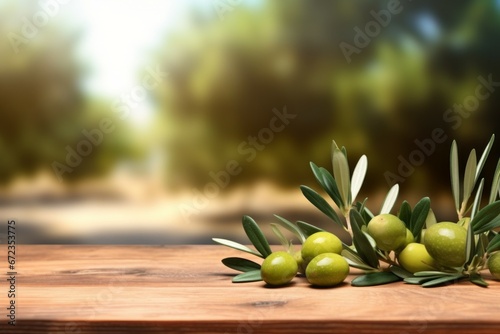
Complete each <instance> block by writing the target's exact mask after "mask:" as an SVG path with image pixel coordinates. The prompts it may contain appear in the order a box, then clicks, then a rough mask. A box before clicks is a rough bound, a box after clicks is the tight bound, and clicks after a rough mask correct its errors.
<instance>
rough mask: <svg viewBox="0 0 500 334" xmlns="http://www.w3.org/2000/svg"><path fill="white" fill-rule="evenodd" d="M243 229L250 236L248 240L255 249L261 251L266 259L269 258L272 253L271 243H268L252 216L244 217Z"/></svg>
mask: <svg viewBox="0 0 500 334" xmlns="http://www.w3.org/2000/svg"><path fill="white" fill-rule="evenodd" d="M242 223H243V229H244V230H245V233H246V234H247V236H248V239H250V241H251V242H252V244H253V245H254V246H255V249H257V251H259V253H260V254H262V256H263V257H264V258H266V257H268V256H269V255H270V254H271V253H272V250H271V247H269V242H267V239H266V237H265V236H264V233H262V230H261V229H260V227H259V225H257V223H256V222H255V220H253V219H252V217H250V216H243V219H242Z"/></svg>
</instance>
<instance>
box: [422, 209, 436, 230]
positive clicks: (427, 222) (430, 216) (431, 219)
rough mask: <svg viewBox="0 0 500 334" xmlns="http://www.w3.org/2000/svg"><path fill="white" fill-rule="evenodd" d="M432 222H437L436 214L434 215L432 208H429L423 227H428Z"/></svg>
mask: <svg viewBox="0 0 500 334" xmlns="http://www.w3.org/2000/svg"><path fill="white" fill-rule="evenodd" d="M434 224H437V219H436V216H435V215H434V211H432V209H429V214H428V215H427V218H426V219H425V228H429V227H431V226H432V225H434Z"/></svg>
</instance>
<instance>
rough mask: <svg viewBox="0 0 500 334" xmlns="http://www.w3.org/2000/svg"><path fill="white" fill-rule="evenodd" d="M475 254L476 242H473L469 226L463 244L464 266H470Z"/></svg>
mask: <svg viewBox="0 0 500 334" xmlns="http://www.w3.org/2000/svg"><path fill="white" fill-rule="evenodd" d="M475 254H476V241H475V240H474V229H473V227H472V226H469V228H468V229H467V239H466V243H465V264H470V263H471V262H472V259H473V258H474V255H475Z"/></svg>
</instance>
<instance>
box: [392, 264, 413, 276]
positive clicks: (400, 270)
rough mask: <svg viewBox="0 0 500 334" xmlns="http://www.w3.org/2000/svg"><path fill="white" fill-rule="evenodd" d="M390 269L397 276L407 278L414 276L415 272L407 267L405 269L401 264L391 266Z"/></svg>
mask: <svg viewBox="0 0 500 334" xmlns="http://www.w3.org/2000/svg"><path fill="white" fill-rule="evenodd" d="M389 270H390V271H391V272H392V273H393V274H394V275H396V276H398V277H399V278H401V279H405V278H408V277H412V276H413V274H412V273H410V272H409V271H407V270H406V269H403V268H402V267H400V266H390V267H389Z"/></svg>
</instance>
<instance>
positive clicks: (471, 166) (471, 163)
mask: <svg viewBox="0 0 500 334" xmlns="http://www.w3.org/2000/svg"><path fill="white" fill-rule="evenodd" d="M476 167H477V158H476V150H474V149H472V151H470V154H469V158H468V159H467V165H466V166H465V174H464V189H463V193H462V194H463V197H462V204H464V203H467V201H468V200H469V198H470V196H471V194H472V190H473V189H474V185H475V181H476Z"/></svg>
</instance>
